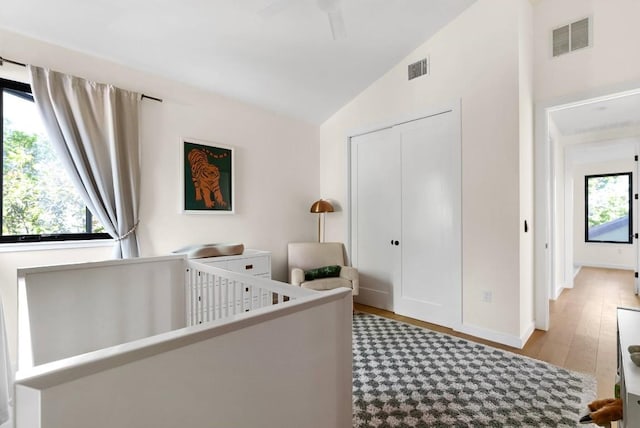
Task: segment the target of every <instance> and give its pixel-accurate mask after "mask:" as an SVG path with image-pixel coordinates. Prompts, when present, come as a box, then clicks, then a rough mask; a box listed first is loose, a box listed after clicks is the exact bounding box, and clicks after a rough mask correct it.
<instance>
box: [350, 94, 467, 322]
mask: <svg viewBox="0 0 640 428" xmlns="http://www.w3.org/2000/svg"><path fill="white" fill-rule="evenodd" d="M460 147H461V143H460V112H459V106H458V107H457V108H451V109H443V110H441V111H440V112H438V114H434V115H431V116H428V117H424V118H422V119H418V120H413V121H409V122H407V123H404V124H401V125H396V126H392V127H390V128H386V129H383V130H380V131H375V132H371V133H368V134H364V135H361V136H357V137H352V138H351V145H350V149H351V257H352V262H353V265H354V266H355V267H357V268H358V270H359V273H360V295H359V296H357V298H356V301H357V302H359V303H363V304H366V305H371V306H374V307H378V308H383V309H387V310H392V311H394V312H396V313H398V314H401V315H407V316H410V317H413V318H417V319H421V320H424V321H428V322H432V323H436V324H440V325H445V326H448V327H457V326H458V325H459V324H460V323H461V319H462V249H461V248H462V244H461V240H462V237H461V234H462V232H461V230H462V226H461V225H462V219H461V217H462V216H461V199H462V198H461V149H460Z"/></svg>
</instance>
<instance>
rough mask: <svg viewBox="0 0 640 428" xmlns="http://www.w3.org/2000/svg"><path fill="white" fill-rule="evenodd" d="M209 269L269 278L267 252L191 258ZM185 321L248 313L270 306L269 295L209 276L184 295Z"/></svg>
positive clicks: (260, 290)
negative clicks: (185, 303) (185, 300)
mask: <svg viewBox="0 0 640 428" xmlns="http://www.w3.org/2000/svg"><path fill="white" fill-rule="evenodd" d="M193 261H195V262H198V263H202V264H205V265H208V266H211V267H216V268H219V269H225V270H229V271H232V272H237V273H244V274H248V275H251V276H255V277H260V278H266V279H271V253H270V252H268V251H260V250H244V252H243V253H242V254H239V255H235V256H219V257H206V258H201V259H193ZM188 295H189V297H188V301H189V302H190V303H188V305H187V319H188V320H190V321H189V325H192V324H201V323H203V322H205V321H208V320H215V319H218V318H221V317H223V315H224V316H228V315H229V314H230V313H239V312H248V311H250V310H252V309H257V308H260V307H263V306H268V305H271V304H272V303H273V300H274V296H273V294H272V293H271V292H270V291H268V290H265V289H261V288H257V287H252V288H250V287H247V286H244V285H242V284H241V283H236V282H235V281H232V282H229V281H227V280H221V279H220V278H219V277H209V276H208V275H207V276H206V277H204V278H203V279H202V280H200V281H197V282H194V283H193V285H192V286H191V289H190V290H189V292H188Z"/></svg>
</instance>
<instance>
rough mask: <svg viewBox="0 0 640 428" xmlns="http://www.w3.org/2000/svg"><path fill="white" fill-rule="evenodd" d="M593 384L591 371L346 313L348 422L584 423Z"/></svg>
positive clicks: (431, 424)
mask: <svg viewBox="0 0 640 428" xmlns="http://www.w3.org/2000/svg"><path fill="white" fill-rule="evenodd" d="M595 387H596V381H595V379H594V378H593V377H592V376H588V375H585V374H581V373H575V372H571V371H568V370H565V369H562V368H558V367H555V366H552V365H550V364H547V363H544V362H540V361H537V360H534V359H531V358H527V357H522V356H520V355H516V354H513V353H510V352H505V351H501V350H498V349H494V348H491V347H488V346H484V345H480V344H477V343H473V342H469V341H466V340H464V339H459V338H456V337H452V336H448V335H445V334H441V333H436V332H434V331H430V330H426V329H423V328H419V327H415V326H411V325H408V324H404V323H400V322H397V321H393V320H389V319H386V318H381V317H377V316H374V315H369V314H360V313H358V314H356V315H354V317H353V426H354V427H358V428H361V427H362V428H363V427H385V428H386V427H429V428H431V427H474V428H475V427H575V426H581V427H584V426H585V425H579V424H578V420H579V419H580V417H581V416H582V415H583V414H584V413H585V412H586V404H587V403H588V402H590V401H591V400H593V399H594V398H595ZM594 426H595V425H594Z"/></svg>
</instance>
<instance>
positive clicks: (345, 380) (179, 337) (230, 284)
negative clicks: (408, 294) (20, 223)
mask: <svg viewBox="0 0 640 428" xmlns="http://www.w3.org/2000/svg"><path fill="white" fill-rule="evenodd" d="M165 264H166V266H165V267H163V265H165ZM122 272H127V276H129V277H133V278H136V281H133V282H130V281H128V280H126V279H125V278H124V277H122V275H121V274H122ZM21 275H22V281H21V289H22V293H21V295H22V296H23V298H24V299H25V302H23V303H24V305H23V309H24V310H26V311H27V312H26V313H24V317H23V319H31V320H32V324H31V327H34V328H35V327H40V324H42V323H45V324H46V325H47V326H48V327H50V328H49V329H48V330H47V331H46V333H47V334H46V335H43V334H37V335H35V336H34V337H33V339H34V340H33V342H31V341H29V343H33V345H34V348H33V349H36V348H42V347H43V346H53V345H55V344H56V343H57V342H59V341H63V342H64V343H70V340H71V339H73V338H75V340H76V341H77V342H79V343H77V344H75V346H73V347H72V349H73V350H74V353H73V354H71V355H69V352H64V353H61V352H53V353H52V352H43V355H44V357H42V358H37V359H35V361H36V362H37V361H41V360H43V361H42V362H41V363H36V365H33V364H25V365H23V366H22V367H21V368H20V370H19V371H18V373H17V375H16V382H15V394H16V395H15V401H14V403H15V416H16V419H15V421H16V428H86V427H89V426H90V427H92V428H108V427H113V426H119V427H156V428H173V427H176V426H189V427H196V426H216V427H234V428H252V427H256V426H263V427H282V428H298V427H305V428H325V427H336V428H346V427H350V426H351V390H352V388H351V378H352V377H351V375H352V367H351V309H352V297H351V292H350V290H348V289H336V290H330V291H327V292H324V293H318V292H314V291H312V290H307V289H303V288H300V287H294V286H291V285H288V284H284V283H280V282H277V281H271V280H269V279H265V278H258V277H251V276H247V275H244V274H240V273H234V272H230V271H224V270H221V269H218V268H214V267H211V266H206V265H203V264H199V263H197V262H195V261H186V260H183V259H179V258H175V257H167V258H157V259H153V260H119V261H110V262H98V263H87V264H83V265H74V266H67V267H57V268H54V269H51V268H49V269H35V270H34V269H30V270H24V271H23V272H21ZM183 275H184V276H183ZM183 277H186V278H187V280H186V285H184V284H182V278H183ZM142 285H144V287H142ZM51 289H53V290H56V292H57V293H56V294H55V295H54V296H53V297H55V298H56V300H55V302H57V303H59V302H65V301H67V300H68V299H72V298H73V297H74V296H75V295H76V294H77V293H80V292H83V293H85V294H82V297H83V300H86V301H100V304H101V305H106V306H107V307H108V308H109V309H110V311H109V314H110V315H111V316H110V318H109V322H104V320H107V318H103V317H102V316H100V317H97V318H96V316H94V318H96V319H91V316H92V312H90V311H85V312H82V313H78V312H77V311H76V312H74V311H70V310H68V309H67V307H66V306H63V307H61V308H58V307H56V305H48V303H49V302H50V301H51V299H52V298H53V297H50V296H49V294H47V293H45V292H47V291H52V290H51ZM156 289H158V290H160V291H162V292H161V293H155V292H153V291H154V290H156ZM184 291H186V292H187V295H188V296H185V293H184ZM61 294H62V297H60V295H61ZM94 294H95V295H94ZM123 296H127V299H128V300H131V299H132V300H135V303H136V305H129V304H127V302H128V300H123V299H122V297H123ZM29 297H30V298H31V300H30V301H29ZM146 301H148V302H149V304H148V307H146V308H145V311H144V313H143V314H139V312H140V311H139V309H138V306H139V305H138V304H137V303H138V302H143V303H144V302H146ZM153 302H161V303H162V305H159V306H158V305H153V304H152V303H153ZM187 302H188V303H187ZM165 303H166V304H165ZM169 303H174V304H175V305H174V306H168V304H169ZM50 306H53V308H49V311H51V310H53V309H55V314H54V315H55V316H53V317H49V318H47V319H46V320H45V321H46V322H45V321H43V319H42V315H48V313H47V311H46V310H47V308H48V307H50ZM156 306H157V307H156ZM185 309H186V313H185ZM29 311H32V312H31V313H30V312H29ZM247 311H248V312H247ZM186 314H188V316H187V317H186V318H187V320H186V321H188V323H189V324H197V325H190V326H186V327H184V321H185V315H186ZM30 315H31V316H33V317H30ZM105 316H106V315H105ZM63 317H66V319H61V318H63ZM136 317H137V318H136ZM163 318H167V320H173V321H176V322H177V320H178V319H179V320H180V323H181V324H182V326H181V327H179V328H169V329H166V326H169V327H170V326H171V325H170V324H169V323H168V321H167V320H163ZM143 320H154V326H155V325H156V324H158V325H159V326H160V327H159V328H148V331H149V334H147V335H145V336H139V335H138V332H139V331H143V329H142V327H146V325H145V324H143V323H142V321H143ZM134 321H135V323H134V324H135V325H133V324H132V323H133V322H134ZM209 321H210V322H209ZM34 323H35V324H34ZM148 323H149V322H147V324H148ZM75 324H82V325H85V324H88V325H89V326H92V328H91V329H90V330H91V332H93V335H88V334H87V335H83V334H80V333H82V331H79V332H78V331H73V332H67V331H63V330H61V327H70V326H73V325H75ZM132 325H133V326H134V327H135V329H136V331H135V332H133V333H136V335H138V337H135V336H134V335H133V333H131V334H130V333H129V332H126V331H124V333H122V334H121V335H120V336H117V335H116V334H115V333H117V332H118V331H120V330H122V329H123V328H126V327H127V326H132ZM93 326H95V327H93ZM23 327H25V328H23V331H25V332H28V331H29V329H28V328H26V327H29V324H27V325H26V326H23ZM151 327H153V326H151ZM105 329H112V330H113V332H111V331H104V330H105ZM163 329H164V331H162V330H163ZM33 331H36V332H39V333H42V331H40V330H38V329H37V328H35V330H33ZM60 334H62V337H60ZM51 335H54V336H55V337H50V336H51ZM131 337H133V339H131ZM84 342H87V343H84ZM95 343H99V346H96V345H95ZM258 349H259V352H256V351H257V350H258ZM25 351H29V349H28V348H25ZM51 355H53V356H59V358H56V359H52V358H49V356H51ZM31 360H32V361H33V359H31ZM230 386H232V387H230ZM301 392H302V393H301ZM283 412H285V413H286V415H285V413H283Z"/></svg>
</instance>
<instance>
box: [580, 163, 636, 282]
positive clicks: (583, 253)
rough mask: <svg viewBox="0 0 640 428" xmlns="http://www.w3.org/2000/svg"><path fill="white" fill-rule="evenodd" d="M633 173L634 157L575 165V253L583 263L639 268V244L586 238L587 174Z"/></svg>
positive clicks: (583, 264) (584, 264) (618, 267)
mask: <svg viewBox="0 0 640 428" xmlns="http://www.w3.org/2000/svg"><path fill="white" fill-rule="evenodd" d="M616 172H633V173H634V178H635V162H634V161H633V158H631V159H626V160H618V161H607V162H597V163H585V164H578V165H575V166H574V168H573V195H574V196H573V200H574V205H573V212H574V216H573V218H574V223H573V252H574V263H575V264H576V265H580V266H595V267H610V268H617V269H631V270H633V269H635V257H636V247H635V246H636V244H635V242H634V243H633V244H609V243H595V242H585V241H584V215H585V213H584V203H585V201H584V177H585V176H586V175H595V174H609V173H616Z"/></svg>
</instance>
